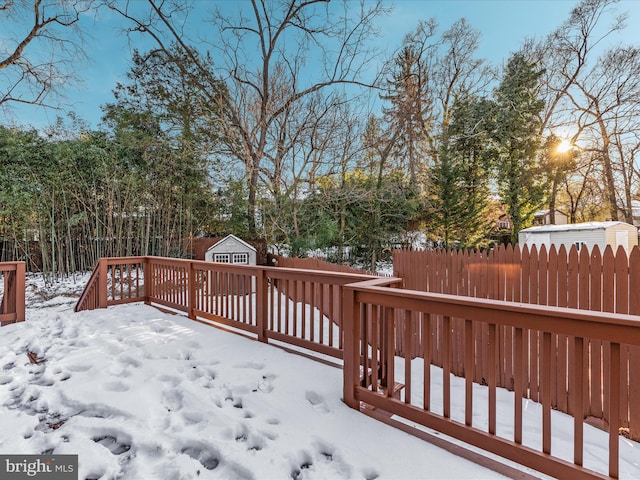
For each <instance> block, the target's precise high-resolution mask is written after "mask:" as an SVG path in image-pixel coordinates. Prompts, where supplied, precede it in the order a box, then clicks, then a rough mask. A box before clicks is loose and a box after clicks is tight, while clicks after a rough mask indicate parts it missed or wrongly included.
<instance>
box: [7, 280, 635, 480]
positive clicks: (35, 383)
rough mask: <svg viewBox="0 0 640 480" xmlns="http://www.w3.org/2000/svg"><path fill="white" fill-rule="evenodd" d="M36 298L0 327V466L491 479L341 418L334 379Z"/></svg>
mask: <svg viewBox="0 0 640 480" xmlns="http://www.w3.org/2000/svg"><path fill="white" fill-rule="evenodd" d="M82 285H83V284H82V282H80V288H81V287H82ZM47 288H49V289H51V288H53V287H47ZM47 288H45V287H43V286H42V285H41V282H38V281H37V280H34V278H33V277H30V279H29V288H28V292H30V293H28V296H29V299H28V305H29V307H28V310H27V322H25V323H24V324H16V325H10V326H7V327H3V328H2V329H0V425H2V428H1V429H0V453H2V454H17V453H21V454H40V453H54V454H78V455H79V470H80V472H79V477H78V478H80V479H86V478H101V479H116V478H124V479H163V480H164V479H167V480H172V479H176V480H177V479H194V478H203V479H206V478H224V479H235V478H238V479H287V478H293V479H342V478H345V479H369V480H372V479H376V478H379V479H421V478H429V479H465V478H467V479H482V478H487V479H488V478H504V477H501V476H500V475H499V474H498V473H496V472H494V471H491V470H488V469H485V468H483V467H481V466H479V465H477V464H474V463H471V462H469V461H467V460H465V459H463V458H460V457H458V456H455V455H453V454H452V453H449V452H447V451H445V450H442V449H440V448H438V447H436V446H434V445H431V444H429V443H427V442H424V441H422V440H420V439H418V438H416V437H413V436H411V435H408V434H406V433H403V432H401V431H399V430H397V429H394V428H392V427H390V426H387V425H385V424H383V423H380V422H377V421H376V420H374V419H372V418H369V417H367V416H366V415H363V414H362V413H359V412H357V411H355V410H352V409H350V408H348V407H347V406H346V405H345V404H343V403H342V400H341V397H342V372H341V370H339V369H337V368H333V367H330V366H327V365H324V364H322V363H319V362H315V361H313V360H310V359H307V358H304V357H301V356H299V355H294V354H291V353H287V352H285V351H283V350H281V349H279V348H276V347H273V346H269V345H265V344H262V343H260V342H256V341H252V340H249V339H246V338H243V337H241V336H238V335H234V334H231V333H227V332H224V331H220V330H218V329H215V328H211V327H208V326H206V325H202V324H200V323H198V322H193V321H190V320H189V319H187V318H185V317H182V316H179V315H169V314H165V313H162V312H160V311H158V310H156V309H154V308H152V307H149V306H145V305H142V304H137V305H122V306H118V307H111V308H109V309H103V310H95V311H90V312H86V311H85V312H80V313H74V312H73V305H74V303H75V300H76V299H75V298H74V297H71V296H67V295H65V294H64V292H63V291H64V286H58V287H57V288H58V289H59V291H58V292H55V291H54V292H48V293H47V294H46V295H44V296H43V292H45V291H46V290H47ZM69 288H71V287H69ZM77 288H78V287H75V289H76V290H77ZM43 298H49V299H48V300H45V299H43ZM28 352H32V353H34V354H36V355H37V357H38V358H39V359H43V360H44V361H43V362H42V363H39V364H34V363H32V362H31V361H30V360H29V358H28V356H27V353H28ZM498 411H502V409H501V407H500V406H499V408H498ZM598 433H602V432H598ZM601 437H602V438H601V439H600V438H595V437H594V438H595V439H594V440H593V441H592V443H593V442H604V445H606V436H604V435H602V436H601ZM621 441H622V442H624V443H625V445H626V446H625V448H623V450H624V451H623V454H625V455H631V458H629V459H625V460H624V461H622V462H621V478H625V476H626V478H634V475H636V474H637V473H638V472H640V467H639V466H638V463H639V461H640V460H638V457H640V455H638V454H637V452H638V450H637V448H638V446H637V444H635V443H633V442H628V441H625V439H622V440H621ZM627 444H628V445H627ZM623 446H624V445H623ZM629 451H630V452H631V453H630V454H629ZM634 454H635V455H634ZM636 478H637V477H636Z"/></svg>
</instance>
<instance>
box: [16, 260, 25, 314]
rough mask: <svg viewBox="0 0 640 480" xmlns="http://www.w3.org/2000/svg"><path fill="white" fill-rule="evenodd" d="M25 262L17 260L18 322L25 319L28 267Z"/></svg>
mask: <svg viewBox="0 0 640 480" xmlns="http://www.w3.org/2000/svg"><path fill="white" fill-rule="evenodd" d="M25 265H26V264H25V262H16V278H15V280H16V283H15V292H16V322H24V320H25V305H26V304H25V289H26V267H25Z"/></svg>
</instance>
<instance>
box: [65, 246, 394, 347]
mask: <svg viewBox="0 0 640 480" xmlns="http://www.w3.org/2000/svg"><path fill="white" fill-rule="evenodd" d="M371 278H374V277H372V276H370V275H358V274H351V273H340V272H322V271H314V270H299V269H293V268H281V267H264V266H249V265H234V264H225V263H213V262H204V261H192V260H181V259H173V258H161V257H124V258H103V259H101V260H100V261H99V263H98V265H97V266H96V268H95V270H94V272H93V274H92V276H91V279H90V281H89V283H88V284H87V286H86V287H85V290H84V292H83V293H82V295H81V297H80V299H79V301H78V303H77V304H76V307H75V310H76V311H80V310H89V309H94V308H105V307H107V306H110V305H117V304H120V303H129V302H141V301H144V302H145V303H148V304H156V305H161V306H163V307H168V308H171V309H174V310H177V311H181V312H184V313H186V314H187V315H188V316H189V317H190V318H192V319H195V320H199V321H201V322H205V323H214V324H218V325H224V326H226V327H230V328H233V329H236V330H239V331H242V332H245V333H246V334H249V335H252V336H254V337H255V338H257V339H259V340H261V341H265V342H266V341H274V342H281V343H285V344H287V345H294V346H296V347H301V348H306V349H309V350H311V351H315V352H318V353H322V354H325V355H329V356H331V357H335V358H342V338H343V336H342V321H341V319H342V300H341V297H342V288H343V286H344V285H346V284H349V283H353V282H358V281H363V280H368V279H371ZM393 281H394V280H389V282H387V283H393Z"/></svg>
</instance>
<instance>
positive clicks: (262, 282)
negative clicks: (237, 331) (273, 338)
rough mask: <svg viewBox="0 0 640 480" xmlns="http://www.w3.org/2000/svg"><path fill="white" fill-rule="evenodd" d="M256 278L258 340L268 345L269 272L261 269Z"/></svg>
mask: <svg viewBox="0 0 640 480" xmlns="http://www.w3.org/2000/svg"><path fill="white" fill-rule="evenodd" d="M256 276H257V277H258V278H257V280H258V281H257V285H256V287H257V289H256V326H257V327H258V340H259V341H261V342H265V343H266V342H267V325H268V324H269V320H268V319H267V315H268V312H269V308H268V306H267V298H268V295H269V283H268V281H267V271H266V270H265V269H264V268H260V269H259V271H258V272H257V275H256Z"/></svg>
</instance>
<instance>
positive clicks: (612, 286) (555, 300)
mask: <svg viewBox="0 0 640 480" xmlns="http://www.w3.org/2000/svg"><path fill="white" fill-rule="evenodd" d="M393 265H394V275H395V276H397V277H400V278H402V279H403V288H406V289H411V290H418V291H424V292H431V293H444V294H452V295H458V296H468V297H475V298H485V299H492V300H501V301H509V302H518V303H528V304H536V305H546V306H558V307H569V308H576V309H582V310H592V311H601V312H612V313H613V312H615V313H623V314H632V315H640V249H638V247H635V248H634V249H633V250H632V251H631V252H630V254H629V253H627V252H626V251H625V250H624V249H623V248H622V247H620V248H619V249H618V250H617V252H615V253H614V251H613V249H612V248H611V247H610V246H609V247H607V248H606V249H605V250H604V253H601V252H600V250H599V249H598V248H597V247H596V248H594V249H593V250H592V251H588V250H587V249H586V248H583V249H581V251H579V252H578V250H577V249H576V247H572V248H571V249H570V250H569V251H568V252H567V250H566V249H565V247H560V248H559V249H558V250H556V248H555V247H553V246H552V247H551V248H550V249H549V251H547V249H546V248H545V247H544V246H543V247H542V248H541V249H540V250H539V251H538V249H537V248H536V247H535V246H534V247H533V248H532V249H531V250H529V249H528V248H527V247H526V246H525V247H524V248H523V249H520V247H519V246H516V247H515V248H513V247H511V246H507V247H505V246H500V247H498V248H496V249H494V250H491V251H489V252H480V251H445V250H423V251H420V250H397V251H395V252H394V256H393ZM412 325H413V327H412V331H411V332H407V334H406V335H405V334H399V335H398V336H397V342H396V352H397V353H398V354H399V355H402V354H403V352H404V351H405V350H406V348H407V347H406V344H407V342H408V341H409V342H411V345H410V347H409V348H410V351H412V352H417V351H423V343H424V342H427V341H428V342H429V343H431V344H432V346H433V347H434V348H430V349H429V350H430V352H431V356H432V358H431V361H432V363H433V364H435V365H438V366H442V365H443V357H442V350H441V349H438V348H435V346H436V344H437V341H438V339H439V338H441V337H442V335H443V331H442V328H443V319H442V318H441V317H440V318H435V319H434V321H433V322H432V323H431V329H430V330H431V331H430V332H422V331H421V330H420V322H413V323H412ZM532 327H533V325H532ZM397 328H399V329H400V330H401V331H402V330H403V329H404V328H405V322H404V321H403V320H402V319H398V321H397ZM450 328H451V335H452V338H453V342H454V343H456V342H458V343H460V344H461V345H462V343H463V342H464V328H465V319H464V318H452V319H450ZM576 333H578V332H576ZM474 338H475V340H474V342H475V344H476V345H477V347H478V348H477V351H476V355H477V357H478V361H477V362H476V363H475V368H474V377H473V378H474V381H475V382H478V383H482V384H486V381H487V380H486V379H488V378H490V376H491V375H492V372H490V371H489V362H488V359H489V358H491V355H492V354H495V355H497V358H498V359H499V361H500V366H501V368H499V369H498V371H499V376H498V378H497V382H498V386H500V387H505V388H508V389H511V390H513V389H514V368H515V365H516V363H515V359H514V344H515V336H514V329H513V328H510V327H503V326H501V327H499V330H498V338H499V339H500V341H498V342H497V347H496V348H497V351H496V352H488V351H487V348H486V346H487V345H488V344H489V343H488V342H489V340H488V339H489V331H488V329H487V328H486V326H484V327H481V326H477V327H475V328H474ZM572 338H573V337H570V336H567V335H555V334H554V335H553V338H552V348H553V349H554V354H553V355H552V357H551V371H552V376H553V377H554V378H553V379H552V384H553V386H554V388H553V390H552V392H551V403H552V406H553V408H555V409H558V410H560V411H562V412H565V413H569V414H573V411H572V410H573V409H572V405H573V404H574V402H573V399H572V398H571V395H572V392H574V391H575V390H574V389H573V388H572V383H573V382H574V381H575V380H574V378H573V376H572V374H571V372H572V371H573V368H574V367H573V362H572V359H574V352H573V341H572ZM525 343H526V345H527V347H526V350H527V352H526V355H525V358H526V359H527V360H528V361H526V364H525V366H524V368H525V370H526V372H525V373H526V381H525V384H524V392H523V395H524V396H525V397H526V398H531V399H532V400H535V401H540V400H541V398H540V392H541V391H542V390H541V385H540V382H541V372H540V370H541V364H540V352H541V351H542V348H543V347H542V337H541V336H540V335H539V333H538V332H537V331H536V330H535V329H533V328H532V330H531V331H528V332H525ZM609 348H610V345H609V344H608V343H607V342H602V341H596V340H588V339H587V340H586V343H585V348H584V362H583V365H584V382H585V385H586V386H587V388H586V394H585V397H584V414H585V417H586V418H587V419H588V420H591V421H592V422H593V423H594V424H596V425H600V426H603V427H604V428H609V425H610V424H611V423H614V424H615V423H616V422H615V421H614V422H612V421H611V419H609V418H607V412H608V411H609V408H608V402H609V397H608V395H607V394H606V383H607V380H608V379H607V377H608V372H609V365H608V364H607V359H608V358H609V355H608V353H609ZM453 352H457V354H456V355H454V357H453V358H452V359H451V363H452V373H454V374H455V375H458V376H464V366H465V363H464V354H463V353H464V348H454V349H453ZM621 359H622V372H621V381H622V383H623V394H622V396H621V405H620V419H619V422H617V423H618V425H617V427H616V428H619V429H620V431H621V433H623V434H625V435H627V436H629V437H630V438H633V439H635V440H640V348H639V347H631V346H628V345H621Z"/></svg>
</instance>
